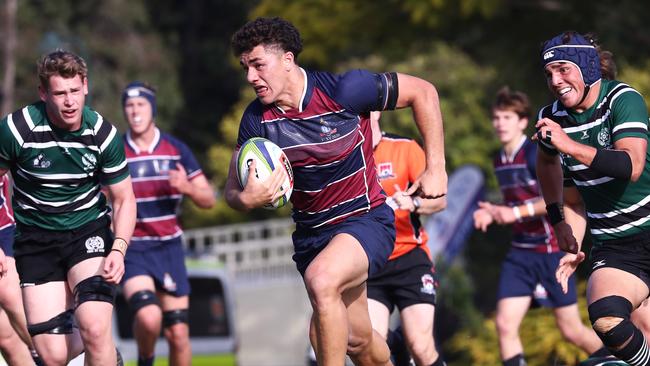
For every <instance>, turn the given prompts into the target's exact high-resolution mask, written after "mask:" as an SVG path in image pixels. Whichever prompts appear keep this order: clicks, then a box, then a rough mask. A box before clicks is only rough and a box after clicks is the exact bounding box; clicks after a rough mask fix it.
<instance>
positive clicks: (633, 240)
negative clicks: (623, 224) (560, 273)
mask: <svg viewBox="0 0 650 366" xmlns="http://www.w3.org/2000/svg"><path fill="white" fill-rule="evenodd" d="M590 262H591V271H590V274H591V272H593V271H595V270H597V269H599V268H605V267H611V268H617V269H620V270H623V271H625V272H629V273H631V274H633V275H635V276H636V277H638V278H640V279H641V280H642V281H643V282H645V284H646V286H648V288H650V232H642V233H640V234H636V235H632V236H630V237H629V238H624V239H616V240H608V241H606V242H604V244H601V245H594V246H593V247H592V249H591V253H590Z"/></svg>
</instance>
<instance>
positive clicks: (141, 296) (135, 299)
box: [129, 290, 160, 315]
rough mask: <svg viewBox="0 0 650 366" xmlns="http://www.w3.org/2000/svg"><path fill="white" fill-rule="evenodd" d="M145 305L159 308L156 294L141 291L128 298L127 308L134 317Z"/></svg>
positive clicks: (149, 291)
mask: <svg viewBox="0 0 650 366" xmlns="http://www.w3.org/2000/svg"><path fill="white" fill-rule="evenodd" d="M147 305H157V306H160V302H158V298H157V297H156V294H154V293H153V291H151V290H142V291H138V292H136V293H134V294H133V295H131V297H130V298H129V307H130V308H131V313H133V314H134V315H135V313H137V312H138V310H140V309H142V308H143V307H145V306H147Z"/></svg>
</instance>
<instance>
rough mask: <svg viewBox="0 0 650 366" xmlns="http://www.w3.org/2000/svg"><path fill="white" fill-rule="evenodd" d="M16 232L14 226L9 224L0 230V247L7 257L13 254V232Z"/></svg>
mask: <svg viewBox="0 0 650 366" xmlns="http://www.w3.org/2000/svg"><path fill="white" fill-rule="evenodd" d="M15 233H16V226H15V225H11V226H7V227H6V228H4V229H2V230H0V248H2V251H3V252H5V255H6V256H7V257H13V256H14V234H15Z"/></svg>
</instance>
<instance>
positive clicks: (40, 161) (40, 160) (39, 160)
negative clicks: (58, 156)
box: [32, 153, 52, 169]
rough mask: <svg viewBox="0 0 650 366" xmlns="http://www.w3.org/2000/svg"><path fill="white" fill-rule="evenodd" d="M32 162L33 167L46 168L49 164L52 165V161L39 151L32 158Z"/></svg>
mask: <svg viewBox="0 0 650 366" xmlns="http://www.w3.org/2000/svg"><path fill="white" fill-rule="evenodd" d="M32 164H33V165H34V167H35V168H43V169H47V168H49V167H50V165H52V162H51V161H50V160H48V159H47V158H46V157H45V155H44V154H43V153H40V154H38V156H37V157H35V158H34V160H33V161H32Z"/></svg>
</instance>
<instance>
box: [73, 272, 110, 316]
mask: <svg viewBox="0 0 650 366" xmlns="http://www.w3.org/2000/svg"><path fill="white" fill-rule="evenodd" d="M116 293H117V287H116V286H115V285H113V284H110V283H108V282H106V280H105V279H104V278H103V277H102V276H92V277H88V278H86V279H85V280H83V281H81V282H79V283H78V284H77V286H75V288H74V308H75V309H77V308H78V307H79V305H81V304H83V303H84V302H86V301H105V302H108V303H111V304H114V303H115V294H116Z"/></svg>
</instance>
